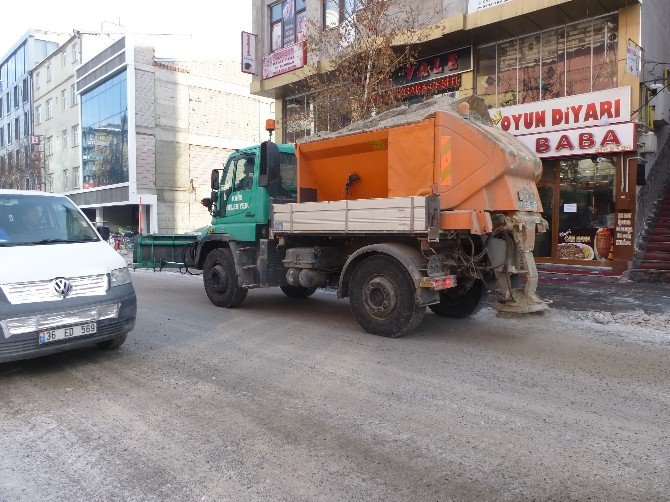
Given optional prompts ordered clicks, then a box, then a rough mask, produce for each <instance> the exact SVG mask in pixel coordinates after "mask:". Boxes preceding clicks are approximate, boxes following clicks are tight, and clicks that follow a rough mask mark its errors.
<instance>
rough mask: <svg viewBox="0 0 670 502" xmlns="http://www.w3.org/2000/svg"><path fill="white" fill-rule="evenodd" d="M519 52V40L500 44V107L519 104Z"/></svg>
mask: <svg viewBox="0 0 670 502" xmlns="http://www.w3.org/2000/svg"><path fill="white" fill-rule="evenodd" d="M518 56H519V51H518V41H517V39H514V40H509V41H507V42H503V43H501V44H498V106H501V107H504V106H511V105H515V104H516V103H517V101H516V96H517V89H518V83H519V82H518V74H517V70H518V67H519V66H518V64H519V57H518Z"/></svg>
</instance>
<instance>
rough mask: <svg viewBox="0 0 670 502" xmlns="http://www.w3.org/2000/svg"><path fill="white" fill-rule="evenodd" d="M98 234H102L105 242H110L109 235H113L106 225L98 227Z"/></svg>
mask: <svg viewBox="0 0 670 502" xmlns="http://www.w3.org/2000/svg"><path fill="white" fill-rule="evenodd" d="M97 230H98V233H99V234H100V237H102V240H103V241H108V240H109V234H110V233H111V232H110V231H109V227H106V226H104V225H99V226H98V227H97Z"/></svg>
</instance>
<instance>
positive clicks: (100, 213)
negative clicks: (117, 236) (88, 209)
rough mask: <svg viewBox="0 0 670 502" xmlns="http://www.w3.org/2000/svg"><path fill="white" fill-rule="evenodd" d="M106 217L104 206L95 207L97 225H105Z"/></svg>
mask: <svg viewBox="0 0 670 502" xmlns="http://www.w3.org/2000/svg"><path fill="white" fill-rule="evenodd" d="M104 221H105V218H104V208H102V207H96V208H95V225H96V226H100V225H104V224H105V223H104Z"/></svg>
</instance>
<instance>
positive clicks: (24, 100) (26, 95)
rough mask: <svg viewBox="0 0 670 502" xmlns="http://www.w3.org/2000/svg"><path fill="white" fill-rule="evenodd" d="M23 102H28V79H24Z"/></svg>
mask: <svg viewBox="0 0 670 502" xmlns="http://www.w3.org/2000/svg"><path fill="white" fill-rule="evenodd" d="M23 102H24V103H27V102H28V77H26V78H24V79H23Z"/></svg>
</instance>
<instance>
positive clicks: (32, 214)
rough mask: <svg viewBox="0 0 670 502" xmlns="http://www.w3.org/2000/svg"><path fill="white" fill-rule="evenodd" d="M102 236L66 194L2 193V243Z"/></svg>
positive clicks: (55, 241) (56, 241) (83, 239)
mask: <svg viewBox="0 0 670 502" xmlns="http://www.w3.org/2000/svg"><path fill="white" fill-rule="evenodd" d="M98 240H99V237H98V235H97V234H96V232H95V230H93V227H91V224H90V223H89V222H88V220H87V219H86V218H85V217H84V216H83V215H82V214H81V213H80V212H79V210H78V209H77V208H76V206H75V205H74V204H73V203H72V202H71V201H70V200H68V199H66V198H64V197H48V196H42V195H14V194H12V195H0V246H28V245H34V244H62V243H75V242H93V241H98Z"/></svg>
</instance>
